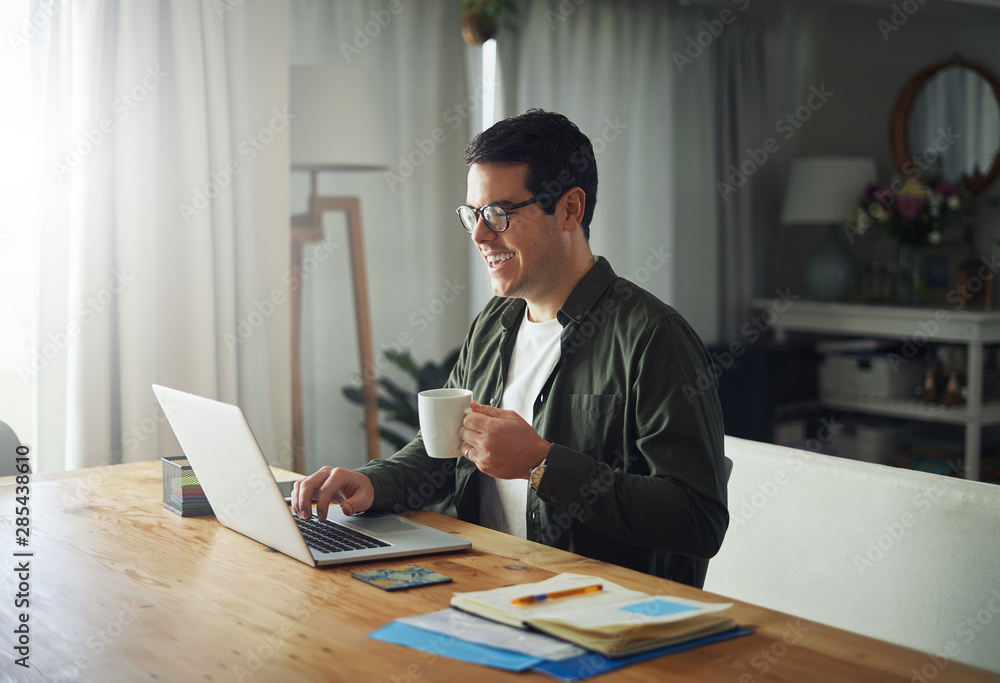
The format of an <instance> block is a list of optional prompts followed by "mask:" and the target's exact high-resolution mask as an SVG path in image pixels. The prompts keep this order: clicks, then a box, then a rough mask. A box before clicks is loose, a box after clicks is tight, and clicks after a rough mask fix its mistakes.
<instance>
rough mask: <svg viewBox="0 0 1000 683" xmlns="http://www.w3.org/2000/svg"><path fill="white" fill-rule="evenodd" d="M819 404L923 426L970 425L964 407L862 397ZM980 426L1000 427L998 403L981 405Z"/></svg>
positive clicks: (836, 399)
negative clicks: (911, 421) (922, 423)
mask: <svg viewBox="0 0 1000 683" xmlns="http://www.w3.org/2000/svg"><path fill="white" fill-rule="evenodd" d="M820 403H821V404H822V405H824V406H826V407H827V408H836V409H837V410H850V411H854V412H858V413H868V414H870V415H883V416H885V417H900V418H904V419H909V420H920V421H924V422H940V423H942V424H954V425H964V424H967V423H968V422H969V411H968V410H967V409H966V407H965V406H946V405H943V404H941V403H924V402H923V401H913V400H910V399H904V398H867V397H864V396H855V397H844V396H838V397H836V398H834V397H826V398H822V399H821V400H820ZM979 424H980V425H981V426H984V427H986V426H991V425H997V424H1000V403H997V402H993V403H984V404H983V407H982V415H981V416H980V419H979Z"/></svg>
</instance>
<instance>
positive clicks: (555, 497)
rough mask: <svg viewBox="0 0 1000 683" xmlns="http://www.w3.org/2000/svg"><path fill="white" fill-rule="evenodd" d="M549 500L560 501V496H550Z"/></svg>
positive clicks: (551, 501) (552, 501)
mask: <svg viewBox="0 0 1000 683" xmlns="http://www.w3.org/2000/svg"><path fill="white" fill-rule="evenodd" d="M549 502H550V503H558V502H559V496H552V497H550V498H549Z"/></svg>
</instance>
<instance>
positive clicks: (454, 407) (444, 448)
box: [417, 389, 472, 458]
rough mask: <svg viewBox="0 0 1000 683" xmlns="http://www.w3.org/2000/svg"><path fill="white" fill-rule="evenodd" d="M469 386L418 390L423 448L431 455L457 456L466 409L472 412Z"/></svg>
mask: <svg viewBox="0 0 1000 683" xmlns="http://www.w3.org/2000/svg"><path fill="white" fill-rule="evenodd" d="M471 402H472V391H470V390H469V389H428V390H427V391H421V392H420V393H419V394H417V409H418V410H419V412H420V434H421V436H423V439H424V449H425V450H426V451H427V455H429V456H431V457H432V458H458V457H461V455H462V453H461V451H460V450H459V447H460V446H461V445H462V439H461V438H459V436H458V430H459V428H460V427H461V426H462V420H464V419H465V414H466V413H471V412H472V408H471V407H470V404H471Z"/></svg>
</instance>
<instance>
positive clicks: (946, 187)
mask: <svg viewBox="0 0 1000 683" xmlns="http://www.w3.org/2000/svg"><path fill="white" fill-rule="evenodd" d="M971 208H972V197H971V195H970V194H969V191H968V189H967V188H966V187H965V186H964V184H958V185H956V184H954V183H952V182H950V181H948V180H944V179H942V178H925V177H921V176H913V177H910V178H907V179H905V180H904V179H902V178H899V177H898V176H897V177H894V178H893V179H892V181H891V182H890V183H889V184H888V185H877V184H874V183H873V184H870V185H868V186H867V187H866V188H865V191H864V194H863V195H862V196H861V199H860V201H859V202H858V206H857V207H856V208H855V209H854V211H853V215H852V216H851V224H852V226H853V227H854V228H855V229H856V231H857V233H858V234H864V233H866V232H868V231H869V230H872V229H873V228H874V229H876V230H879V231H881V232H883V233H885V234H887V235H888V236H889V237H891V238H892V239H893V240H895V241H896V243H897V244H899V245H901V246H914V247H919V246H925V245H929V244H939V243H940V242H941V240H942V239H943V238H944V235H945V233H946V232H947V231H948V229H949V228H952V227H954V226H962V227H965V226H964V222H963V218H964V217H965V216H966V215H967V214H968V213H969V212H970V210H971ZM964 238H965V239H966V241H968V239H969V235H965V236H964Z"/></svg>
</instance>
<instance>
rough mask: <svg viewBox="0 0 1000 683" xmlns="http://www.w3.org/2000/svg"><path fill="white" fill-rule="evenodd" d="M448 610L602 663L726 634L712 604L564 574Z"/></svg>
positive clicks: (478, 594) (728, 620)
mask: <svg viewBox="0 0 1000 683" xmlns="http://www.w3.org/2000/svg"><path fill="white" fill-rule="evenodd" d="M451 605H452V607H456V608H458V609H460V610H463V611H466V612H470V613H472V614H475V615H478V616H481V617H483V618H486V619H491V620H493V621H496V622H499V623H502V624H507V625H509V626H515V627H517V628H529V627H530V628H533V629H536V630H538V631H541V632H543V633H547V634H549V635H551V636H555V637H556V638H560V639H562V640H565V641H567V642H570V643H573V644H575V645H579V646H580V647H583V648H586V649H588V650H591V651H593V652H599V653H601V654H603V655H605V656H607V657H625V656H628V655H633V654H636V653H639V652H645V651H647V650H653V649H656V648H660V647H666V646H668V645H677V644H679V643H684V642H687V641H689V640H695V639H697V638H703V637H705V636H710V635H714V634H716V633H722V632H725V631H730V630H732V629H733V628H735V626H736V624H735V623H734V622H733V619H732V617H730V616H728V615H726V614H720V612H723V611H725V610H726V609H728V608H730V607H732V603H721V604H713V603H707V602H699V601H696V600H688V599H685V598H679V597H674V596H669V595H651V594H648V593H643V592H640V591H634V590H629V589H628V588H624V587H622V586H619V585H618V584H616V583H612V582H611V581H608V580H606V579H601V578H599V577H596V576H586V575H583V574H571V573H568V572H564V573H562V574H558V575H556V576H554V577H552V578H550V579H546V580H545V581H539V582H538V583H528V584H520V585H513V586H504V587H502V588H494V589H493V590H487V591H474V592H471V593H455V594H454V595H453V596H452V598H451Z"/></svg>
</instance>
